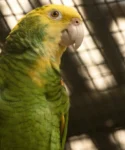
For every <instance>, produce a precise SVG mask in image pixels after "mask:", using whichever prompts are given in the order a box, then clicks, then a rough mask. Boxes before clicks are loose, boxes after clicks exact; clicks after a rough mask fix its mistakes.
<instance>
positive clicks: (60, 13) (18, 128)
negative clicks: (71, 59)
mask: <svg viewBox="0 0 125 150" xmlns="http://www.w3.org/2000/svg"><path fill="white" fill-rule="evenodd" d="M82 40H83V24H82V19H81V17H80V15H79V14H78V12H77V11H76V10H75V9H73V8H70V7H67V6H63V5H54V4H50V5H45V6H43V7H39V8H36V9H34V10H32V11H31V12H29V13H28V14H26V15H25V16H24V17H23V18H22V19H21V20H20V21H19V22H18V24H17V25H16V26H15V27H14V28H13V30H12V31H11V32H10V34H9V35H8V37H7V39H6V42H5V46H4V50H3V51H2V53H1V56H0V150H63V149H64V145H65V140H66V134H67V123H68V110H69V98H68V96H67V93H66V90H65V87H64V86H63V84H62V80H61V73H60V60H61V56H62V54H63V52H64V51H65V50H66V48H67V47H68V46H69V45H73V47H74V48H75V49H77V48H78V47H79V46H80V45H81V43H82Z"/></svg>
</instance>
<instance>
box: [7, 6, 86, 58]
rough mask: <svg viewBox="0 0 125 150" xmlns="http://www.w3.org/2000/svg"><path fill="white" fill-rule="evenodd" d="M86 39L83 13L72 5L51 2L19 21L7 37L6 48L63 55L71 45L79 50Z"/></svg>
mask: <svg viewBox="0 0 125 150" xmlns="http://www.w3.org/2000/svg"><path fill="white" fill-rule="evenodd" d="M82 40H83V24H82V19H81V16H80V15H79V13H78V12H77V11H76V10H75V9H74V8H71V7H67V6H64V5H54V4H50V5H45V6H43V7H39V8H36V9H34V10H32V11H31V12H29V13H28V14H27V15H26V16H25V17H23V18H22V19H21V20H20V21H19V22H18V24H17V25H16V26H15V27H14V29H13V30H12V31H11V33H10V34H9V36H8V37H7V41H6V51H8V52H9V51H11V52H12V53H22V52H25V51H33V52H36V53H37V54H40V55H49V54H55V53H59V54H60V55H61V54H62V52H63V51H64V50H65V49H66V47H68V46H69V45H73V46H74V48H75V49H77V48H78V47H79V46H80V45H81V43H82ZM59 51H60V52H59Z"/></svg>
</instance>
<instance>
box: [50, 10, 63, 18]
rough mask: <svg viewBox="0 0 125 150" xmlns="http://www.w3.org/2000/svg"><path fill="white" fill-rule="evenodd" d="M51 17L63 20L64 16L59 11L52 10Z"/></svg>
mask: <svg viewBox="0 0 125 150" xmlns="http://www.w3.org/2000/svg"><path fill="white" fill-rule="evenodd" d="M49 17H51V18H52V19H54V20H59V19H61V18H62V14H61V13H60V12H59V11H58V10H52V11H51V12H49Z"/></svg>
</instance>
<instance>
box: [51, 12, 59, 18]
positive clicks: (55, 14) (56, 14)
mask: <svg viewBox="0 0 125 150" xmlns="http://www.w3.org/2000/svg"><path fill="white" fill-rule="evenodd" d="M51 16H52V17H54V18H56V17H58V16H59V12H58V11H56V10H54V11H53V12H51Z"/></svg>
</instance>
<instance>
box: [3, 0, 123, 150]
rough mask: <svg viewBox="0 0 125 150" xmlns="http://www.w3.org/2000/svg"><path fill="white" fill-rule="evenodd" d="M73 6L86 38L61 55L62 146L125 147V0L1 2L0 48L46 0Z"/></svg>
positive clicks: (75, 149) (85, 149)
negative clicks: (64, 96) (65, 115)
mask: <svg viewBox="0 0 125 150" xmlns="http://www.w3.org/2000/svg"><path fill="white" fill-rule="evenodd" d="M50 3H55V4H64V5H67V6H71V7H74V8H75V9H76V10H77V11H78V12H79V13H80V14H81V16H82V18H83V23H84V41H83V43H82V45H81V47H80V48H79V49H78V50H77V51H74V50H72V49H70V48H68V50H67V51H66V52H65V54H64V55H63V58H62V65H61V68H62V75H63V78H64V81H65V83H66V85H67V88H68V91H69V95H70V98H71V107H70V115H69V127H68V137H67V144H66V150H125V0H0V51H1V50H2V47H3V44H4V42H5V38H6V36H7V35H8V33H9V32H10V30H11V29H12V28H13V27H14V26H15V24H16V23H17V21H18V20H19V19H20V18H21V17H23V15H25V14H26V13H27V12H29V11H30V10H32V9H34V8H36V7H39V6H42V5H45V4H50Z"/></svg>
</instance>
